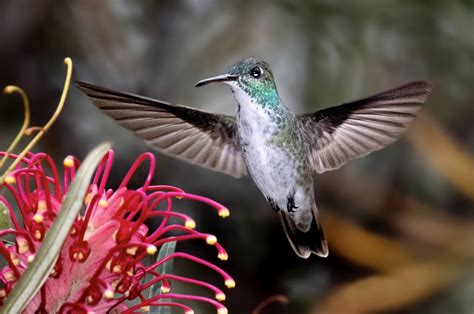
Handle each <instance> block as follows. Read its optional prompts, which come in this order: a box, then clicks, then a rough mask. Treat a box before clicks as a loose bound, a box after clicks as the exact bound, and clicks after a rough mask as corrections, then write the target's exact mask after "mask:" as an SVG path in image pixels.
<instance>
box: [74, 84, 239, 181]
mask: <svg viewBox="0 0 474 314" xmlns="http://www.w3.org/2000/svg"><path fill="white" fill-rule="evenodd" d="M77 84H78V87H79V89H80V90H81V91H83V92H84V93H85V94H86V95H87V96H88V97H89V98H90V99H91V100H92V102H93V103H94V104H95V105H96V106H97V107H98V108H99V109H101V110H102V111H103V112H105V113H106V114H107V115H108V116H110V117H111V118H113V119H114V120H115V121H117V122H118V123H119V124H120V125H121V126H123V127H125V128H127V129H129V130H131V131H133V132H135V134H137V135H138V136H139V137H140V138H142V139H144V140H145V142H146V143H147V144H148V145H149V146H150V147H152V148H154V149H157V150H159V151H161V152H164V153H167V154H170V155H173V156H175V157H178V158H181V159H184V160H187V161H189V162H191V163H195V164H198V165H201V166H204V167H207V168H210V169H212V170H215V171H220V172H223V173H226V174H229V175H232V176H234V177H241V176H243V175H245V174H247V170H246V167H245V163H244V160H243V157H242V152H241V150H240V145H239V143H238V136H237V131H236V129H237V127H236V122H235V118H234V117H230V116H226V115H219V114H212V113H209V112H205V111H201V110H197V109H193V108H190V107H185V106H178V105H171V104H169V103H167V102H163V101H158V100H154V99H151V98H147V97H142V96H138V95H134V94H127V93H122V92H116V91H112V90H109V89H106V88H103V87H99V86H95V85H92V84H88V83H83V82H77Z"/></svg>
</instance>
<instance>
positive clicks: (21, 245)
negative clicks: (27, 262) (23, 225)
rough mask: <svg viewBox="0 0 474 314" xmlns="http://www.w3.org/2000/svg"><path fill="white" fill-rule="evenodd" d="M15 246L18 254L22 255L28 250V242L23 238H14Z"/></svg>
mask: <svg viewBox="0 0 474 314" xmlns="http://www.w3.org/2000/svg"><path fill="white" fill-rule="evenodd" d="M16 244H17V246H18V253H20V254H24V253H26V252H28V250H29V249H30V247H29V246H28V241H26V240H25V239H23V238H16Z"/></svg>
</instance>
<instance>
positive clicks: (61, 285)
mask: <svg viewBox="0 0 474 314" xmlns="http://www.w3.org/2000/svg"><path fill="white" fill-rule="evenodd" d="M4 155H5V153H0V157H2V156H4ZM16 157H17V156H16V155H13V154H11V155H9V158H13V159H14V158H16ZM113 158H114V154H113V151H109V152H108V153H107V154H106V155H105V156H104V158H103V159H102V162H101V163H100V165H99V167H98V168H97V170H96V173H95V176H94V178H93V180H92V183H91V184H90V186H89V189H88V193H87V195H86V197H85V199H84V206H83V207H84V208H83V210H82V212H81V214H80V215H79V216H78V217H77V218H76V220H75V222H74V225H73V227H72V229H71V230H70V233H69V235H68V237H67V239H66V241H65V243H64V245H63V246H62V249H61V253H60V255H59V257H58V259H57V261H56V263H55V265H54V268H53V269H52V271H51V273H50V275H49V277H48V279H47V281H46V282H45V283H44V284H43V286H42V287H41V289H40V290H39V291H38V293H37V294H36V295H35V297H34V298H33V299H32V301H31V302H30V303H29V305H28V306H27V307H26V309H25V312H26V313H33V312H35V313H57V312H59V313H91V312H96V313H103V312H123V313H133V312H137V311H140V310H142V311H143V310H145V311H146V310H147V309H150V308H151V307H157V306H174V307H178V308H181V309H182V310H183V311H184V313H186V314H191V313H193V310H192V309H191V308H190V307H189V306H187V305H185V304H183V303H182V301H183V300H196V301H202V302H207V303H210V304H212V305H213V306H215V308H216V309H217V312H218V313H219V314H224V313H227V309H226V308H225V307H224V306H223V305H222V303H221V302H222V301H223V300H224V299H225V294H224V293H223V292H222V290H220V289H219V288H217V287H216V286H214V285H212V284H209V283H207V282H203V281H199V280H196V279H193V278H188V277H183V276H178V275H175V274H168V273H159V272H158V270H157V268H158V267H159V266H160V265H163V264H164V263H166V262H167V261H169V260H171V259H177V258H180V259H186V260H189V261H191V262H193V263H198V264H202V265H203V267H208V268H210V269H212V270H213V271H215V272H217V273H218V274H219V275H220V276H222V277H223V279H224V284H225V286H227V287H228V288H232V287H234V286H235V282H234V280H233V279H232V278H231V277H230V276H229V275H228V274H227V273H226V272H224V271H223V270H222V269H221V268H219V267H218V266H216V265H214V264H212V263H210V262H208V261H206V260H203V259H201V258H199V257H196V256H194V255H191V254H187V253H184V252H174V251H173V252H171V253H170V254H169V255H166V256H164V257H162V258H161V259H159V260H156V259H155V261H154V262H147V261H148V260H149V259H147V258H146V257H147V256H149V255H153V254H155V253H156V252H157V251H158V250H159V249H160V248H161V247H162V246H163V245H164V244H165V243H167V242H171V241H178V242H179V241H184V240H190V239H201V240H204V241H205V242H206V243H207V244H209V245H212V246H214V247H215V248H216V249H217V253H218V258H219V259H221V260H226V259H227V258H228V256H227V253H226V251H225V250H224V249H223V247H222V246H221V245H220V244H219V243H218V242H217V239H216V237H215V236H214V235H210V234H205V233H201V232H199V231H196V230H194V228H195V227H196V223H195V221H194V220H193V219H192V218H191V217H189V216H187V215H185V214H182V213H179V212H176V211H174V210H173V202H174V201H175V200H176V199H181V198H184V199H190V200H195V201H199V202H203V203H206V204H208V205H209V206H210V207H213V208H215V209H216V210H217V213H218V214H219V215H220V216H222V217H226V216H228V215H229V211H228V209H226V208H225V207H223V206H221V205H220V204H218V203H216V202H214V201H212V200H209V199H207V198H204V197H201V196H197V195H192V194H188V193H185V192H184V191H182V190H181V189H178V188H175V187H171V186H164V185H152V184H151V179H152V175H153V173H154V168H155V159H154V156H153V155H152V154H150V153H145V154H143V155H141V156H140V157H139V158H138V159H137V160H136V161H135V163H134V164H133V165H132V167H131V168H130V170H129V171H128V172H127V174H126V175H125V177H124V179H123V181H122V182H121V184H120V185H119V187H118V188H117V189H115V190H112V189H107V188H106V185H107V179H108V177H109V175H110V171H111V167H112V163H113ZM146 162H147V163H148V165H149V166H148V173H147V176H146V179H145V182H144V183H143V185H142V186H141V187H140V188H138V189H131V188H129V187H127V185H128V183H129V181H130V179H131V178H132V176H133V175H134V173H135V172H136V170H137V169H138V168H139V167H140V166H141V165H142V164H143V163H146ZM78 167H79V161H78V160H77V159H76V158H74V157H72V156H68V157H67V158H66V159H65V160H64V169H63V171H62V172H63V174H60V171H59V170H58V168H57V167H56V165H55V164H54V162H53V160H52V158H51V157H50V156H49V155H47V154H45V153H36V154H33V153H27V154H26V156H25V157H23V158H21V160H20V162H19V163H18V165H17V166H16V167H15V169H14V170H13V171H11V172H10V173H9V174H8V176H7V177H5V180H4V183H3V187H4V188H6V189H8V190H9V192H10V193H11V195H12V199H14V200H15V202H16V209H17V210H14V208H13V206H12V205H11V204H10V203H9V202H8V200H7V198H6V197H4V196H2V195H0V203H3V205H4V207H6V208H7V209H8V211H9V214H10V217H11V221H12V226H13V227H12V228H10V229H5V230H0V237H2V238H4V237H5V236H7V235H10V236H14V239H15V240H14V244H13V242H12V243H11V245H8V242H7V241H0V254H1V255H3V257H4V258H5V260H6V263H7V265H6V266H4V267H3V268H2V269H1V270H0V306H1V305H2V304H3V302H4V301H5V299H6V298H8V294H9V292H10V291H11V290H12V288H13V287H14V286H15V283H16V282H17V280H18V278H19V277H20V276H21V275H22V273H23V272H24V271H25V269H26V268H27V267H28V264H29V263H31V262H32V261H33V259H34V258H35V253H36V252H37V251H38V249H39V248H40V246H41V243H42V240H43V239H44V237H45V234H46V233H47V232H48V229H49V228H50V227H51V225H52V223H53V222H54V219H55V217H56V215H57V214H58V211H59V209H60V208H61V205H62V201H63V199H64V197H65V194H66V193H67V192H68V188H69V185H70V182H71V181H72V180H73V179H74V176H75V173H76V171H77V169H78ZM151 220H153V222H154V223H157V222H158V227H156V229H155V228H154V229H149V228H148V226H147V224H146V223H151ZM173 281H181V282H185V283H189V284H192V285H198V286H202V287H204V288H207V289H209V290H210V292H212V293H213V294H214V296H215V298H210V297H204V296H196V295H188V294H179V293H175V292H174V291H172V290H171V282H173ZM154 285H159V286H160V287H161V291H160V292H159V293H158V294H156V295H152V296H149V295H146V293H145V291H148V290H149V289H150V287H151V286H154ZM130 300H138V302H134V303H130V302H129V301H130ZM131 304H133V305H131Z"/></svg>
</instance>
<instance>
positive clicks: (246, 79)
mask: <svg viewBox="0 0 474 314" xmlns="http://www.w3.org/2000/svg"><path fill="white" fill-rule="evenodd" d="M215 82H221V83H225V84H227V85H229V86H230V87H231V88H232V91H233V92H234V95H235V97H236V98H237V100H238V101H239V103H244V102H245V101H240V99H239V98H242V97H250V99H251V100H253V101H257V102H258V103H260V104H271V103H274V102H278V99H279V98H278V93H277V90H276V86H275V82H274V80H273V73H272V71H271V70H270V66H269V65H268V63H267V62H265V61H263V60H260V59H255V58H248V59H245V60H242V61H239V62H237V63H235V64H233V65H231V66H230V67H229V68H228V69H227V71H226V72H225V74H222V75H218V76H215V77H211V78H208V79H204V80H201V81H199V82H197V83H196V85H195V86H196V87H199V86H203V85H206V84H209V83H215ZM242 100H243V99H242Z"/></svg>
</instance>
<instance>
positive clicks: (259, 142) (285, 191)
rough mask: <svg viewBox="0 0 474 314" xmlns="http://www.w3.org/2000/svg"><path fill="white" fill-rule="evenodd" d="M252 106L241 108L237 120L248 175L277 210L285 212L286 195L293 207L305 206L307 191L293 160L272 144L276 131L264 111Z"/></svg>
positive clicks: (273, 123)
mask: <svg viewBox="0 0 474 314" xmlns="http://www.w3.org/2000/svg"><path fill="white" fill-rule="evenodd" d="M252 107H253V106H252ZM252 107H251V106H245V108H244V107H241V108H240V110H239V114H238V119H237V120H238V123H237V126H238V129H239V134H240V142H241V146H242V151H243V154H244V157H245V160H246V163H247V167H248V170H249V173H250V175H251V176H252V178H253V180H254V181H255V183H256V184H257V186H258V188H259V189H260V191H262V193H263V194H264V196H265V197H266V198H271V199H272V200H273V201H274V202H275V204H276V205H278V207H279V208H280V209H283V210H286V208H287V202H288V197H289V196H293V197H294V200H295V204H296V206H298V207H299V206H300V205H303V206H306V205H307V204H303V203H305V202H307V201H308V200H307V197H306V192H307V191H306V189H307V188H306V187H304V186H301V180H299V176H298V173H297V171H296V169H297V165H296V164H295V160H294V159H293V158H290V157H291V156H290V155H289V154H290V153H289V152H288V151H286V150H285V149H284V148H281V147H279V146H278V145H275V142H274V139H275V135H276V133H277V130H278V129H277V125H276V123H275V121H273V120H272V118H271V117H270V116H269V115H268V114H267V113H266V112H265V110H264V109H262V108H252ZM305 188H306V189H305Z"/></svg>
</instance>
